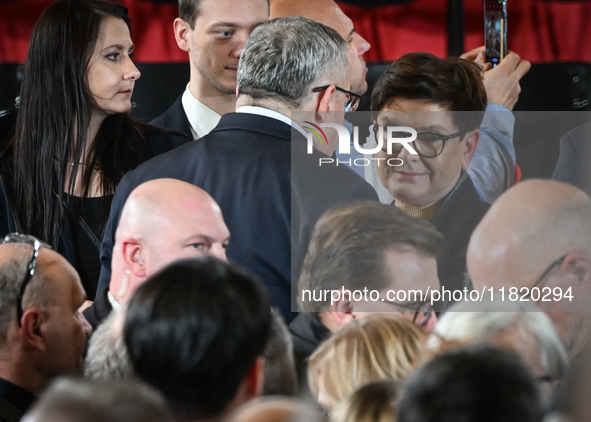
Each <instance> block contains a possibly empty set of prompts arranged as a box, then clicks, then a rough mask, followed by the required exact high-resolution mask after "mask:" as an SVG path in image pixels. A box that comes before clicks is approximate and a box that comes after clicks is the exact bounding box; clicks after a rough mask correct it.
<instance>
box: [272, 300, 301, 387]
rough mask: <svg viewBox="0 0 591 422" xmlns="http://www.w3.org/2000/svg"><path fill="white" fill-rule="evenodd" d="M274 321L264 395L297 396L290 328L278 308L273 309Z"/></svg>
mask: <svg viewBox="0 0 591 422" xmlns="http://www.w3.org/2000/svg"><path fill="white" fill-rule="evenodd" d="M271 311H272V321H271V330H270V331H269V338H268V339H267V344H266V345H265V351H264V356H265V380H264V385H263V395H266V396H271V395H281V396H295V395H296V394H297V389H298V380H297V373H296V368H295V361H294V356H293V341H292V339H291V335H290V333H289V328H287V325H286V324H285V321H283V317H282V316H281V313H280V312H279V310H278V309H277V308H273V309H271Z"/></svg>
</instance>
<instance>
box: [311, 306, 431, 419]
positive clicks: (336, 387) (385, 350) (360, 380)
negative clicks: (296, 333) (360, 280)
mask: <svg viewBox="0 0 591 422" xmlns="http://www.w3.org/2000/svg"><path fill="white" fill-rule="evenodd" d="M426 339H427V334H426V333H425V332H424V331H423V330H422V329H421V328H420V327H418V326H416V325H415V324H413V323H412V322H410V321H407V320H406V319H404V318H402V317H400V316H397V315H384V314H381V315H371V316H369V317H367V318H364V319H361V320H357V321H353V322H351V323H349V324H347V325H345V326H343V327H341V328H340V329H339V330H337V331H336V332H335V333H333V335H332V336H331V337H330V338H329V339H328V340H327V341H326V342H324V343H323V344H322V345H320V347H319V348H318V349H317V350H316V351H315V352H314V353H313V354H312V356H310V359H309V363H308V379H309V382H310V389H311V390H312V392H313V393H314V395H315V396H316V397H318V393H319V385H320V384H322V385H323V387H324V388H323V390H324V392H325V394H326V400H327V404H328V405H329V406H330V407H334V406H335V405H336V404H337V403H339V402H340V401H342V400H343V399H345V397H347V396H348V395H349V394H351V393H352V392H353V391H355V390H356V389H358V388H359V387H361V386H363V385H365V384H367V383H369V382H372V381H378V380H383V379H392V380H395V381H400V380H402V379H403V378H404V377H405V376H406V375H408V374H409V373H410V372H411V371H412V370H413V369H414V367H415V365H417V364H418V363H419V360H420V358H421V353H422V351H423V348H424V345H425V341H426Z"/></svg>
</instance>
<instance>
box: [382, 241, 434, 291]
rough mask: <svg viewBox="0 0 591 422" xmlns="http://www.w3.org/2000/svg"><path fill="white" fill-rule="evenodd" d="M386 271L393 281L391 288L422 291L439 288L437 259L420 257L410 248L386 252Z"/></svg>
mask: <svg viewBox="0 0 591 422" xmlns="http://www.w3.org/2000/svg"><path fill="white" fill-rule="evenodd" d="M385 270H386V272H387V274H389V275H390V279H391V280H392V281H391V286H390V287H391V288H393V287H395V288H396V289H420V290H421V289H426V288H427V287H428V286H430V287H431V289H433V288H436V289H437V288H439V279H438V278H437V261H436V260H435V258H434V257H425V256H423V255H420V254H419V253H418V252H417V251H416V250H414V249H412V248H410V247H409V248H405V249H403V250H396V249H391V250H389V251H386V252H385Z"/></svg>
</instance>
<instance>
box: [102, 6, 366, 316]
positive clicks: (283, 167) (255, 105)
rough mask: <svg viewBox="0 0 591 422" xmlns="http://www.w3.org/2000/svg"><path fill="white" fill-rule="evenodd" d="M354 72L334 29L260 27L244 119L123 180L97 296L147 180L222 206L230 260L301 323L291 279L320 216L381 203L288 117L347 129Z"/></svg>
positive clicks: (244, 77)
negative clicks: (123, 221) (123, 218)
mask: <svg viewBox="0 0 591 422" xmlns="http://www.w3.org/2000/svg"><path fill="white" fill-rule="evenodd" d="M347 69H348V66H347V47H346V43H345V42H344V40H343V39H342V38H341V37H340V36H339V35H338V33H337V32H336V31H334V30H333V29H330V28H328V27H326V26H324V25H322V24H319V23H317V22H313V21H310V20H307V19H304V18H284V19H279V20H275V21H272V22H266V23H264V24H262V25H260V26H259V27H257V28H256V29H255V30H254V31H253V33H252V34H251V36H250V38H249V40H248V41H247V43H246V45H245V47H244V51H243V52H242V57H241V60H240V68H239V70H238V91H239V95H238V100H237V107H238V109H237V112H236V113H228V114H226V115H224V116H223V117H222V119H221V121H220V124H219V125H218V126H217V127H216V128H215V129H214V130H213V131H212V132H211V133H210V134H209V135H207V136H205V137H204V138H202V139H201V140H199V142H193V143H190V144H187V145H186V146H185V147H181V148H177V149H176V150H175V151H173V153H172V154H164V155H162V156H161V157H159V158H158V159H156V160H151V161H150V162H147V163H146V165H142V166H140V167H138V168H137V169H136V170H134V171H132V172H130V173H128V174H127V175H126V176H125V177H124V178H123V180H122V182H121V184H120V185H119V188H118V190H117V194H116V195H115V198H114V199H113V206H112V208H111V216H110V219H109V223H108V225H107V228H106V232H105V236H104V240H103V244H102V246H101V262H102V265H103V268H102V271H101V282H100V283H99V289H100V288H101V286H105V285H106V283H105V282H108V280H109V279H110V276H109V273H110V268H111V254H112V248H113V243H114V233H115V230H116V229H117V225H118V222H119V217H120V214H121V208H122V206H123V203H124V202H125V199H126V198H127V196H128V195H129V193H130V192H131V191H132V190H133V188H134V187H136V186H138V185H139V184H141V183H143V182H145V181H147V180H151V179H157V178H164V177H167V178H175V179H180V180H184V181H187V182H190V183H193V184H195V185H197V186H199V187H201V188H203V189H204V190H205V191H206V192H208V193H209V194H210V195H211V196H212V197H213V199H214V200H215V201H216V202H217V203H218V204H219V205H220V208H221V209H222V213H223V215H224V219H225V221H226V224H227V226H228V228H229V230H230V233H232V241H231V243H230V244H229V246H228V249H227V255H228V259H229V260H230V261H231V262H233V263H235V264H238V265H241V266H243V267H244V268H246V269H248V270H249V271H251V272H252V273H254V274H255V275H257V276H258V277H260V278H261V279H262V281H263V282H264V283H265V284H266V286H267V288H268V289H269V291H270V293H271V297H272V298H273V301H274V304H275V306H277V307H279V309H280V310H281V312H282V314H283V315H284V316H285V317H286V318H287V319H288V320H289V319H291V318H293V316H294V315H293V314H290V310H291V300H290V296H291V280H292V277H293V275H296V276H297V274H298V272H299V265H300V263H301V261H302V259H303V255H304V253H305V250H306V247H307V244H308V241H309V238H310V235H311V232H312V229H313V227H314V224H315V223H316V221H317V220H318V218H320V216H321V215H322V214H323V213H324V211H326V210H327V209H329V208H331V207H332V206H334V205H336V204H339V203H344V202H351V201H356V200H377V196H376V194H375V191H374V190H373V188H372V187H371V186H370V185H369V184H367V183H366V182H365V181H364V180H363V179H361V178H360V177H359V176H357V175H356V174H355V173H354V172H353V171H351V170H350V169H349V168H346V167H344V166H337V165H335V164H332V165H324V164H323V165H322V166H319V159H320V158H325V159H328V155H331V154H332V152H331V151H330V148H332V151H334V139H332V138H330V140H328V139H327V141H328V144H325V145H323V147H326V146H327V145H328V146H329V150H327V151H326V152H327V154H324V153H322V152H320V151H319V150H316V149H315V150H313V151H312V154H308V153H307V142H306V139H307V138H306V132H304V130H303V129H302V127H301V126H300V125H299V124H298V122H296V121H294V120H292V119H290V117H289V116H292V117H293V116H296V113H294V112H297V111H301V110H313V112H311V113H309V119H312V120H313V123H315V124H322V123H339V122H338V116H339V115H340V119H341V120H340V123H342V118H343V115H342V110H343V109H344V108H345V106H346V105H348V104H349V103H350V101H352V100H354V99H353V98H352V97H351V94H348V93H347V92H345V91H346V90H347V88H349V77H348V71H347ZM333 111H337V113H331V112H333ZM335 116H336V118H335ZM333 132H334V133H333ZM326 133H327V134H328V135H329V136H333V135H334V134H335V133H336V131H334V130H330V131H329V130H327V131H326ZM290 246H291V251H290ZM292 251H293V254H292ZM292 270H293V271H292ZM294 279H297V277H296V278H294Z"/></svg>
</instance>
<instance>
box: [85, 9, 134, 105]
mask: <svg viewBox="0 0 591 422" xmlns="http://www.w3.org/2000/svg"><path fill="white" fill-rule="evenodd" d="M132 57H133V43H132V42H131V36H130V34H129V28H128V27H127V25H126V23H125V22H124V21H123V20H122V19H117V18H114V17H108V18H106V19H105V20H103V22H102V24H101V28H100V31H99V36H98V39H97V41H96V46H95V48H94V52H93V53H92V57H91V58H90V62H89V63H88V71H87V72H88V73H87V81H88V89H89V90H90V92H91V94H92V113H93V117H97V116H98V117H106V116H107V115H110V114H118V113H126V112H128V111H129V110H130V109H131V94H132V93H133V87H134V84H135V81H136V80H137V79H139V77H140V72H139V70H137V67H135V65H134V64H133V61H132V60H131V58H132Z"/></svg>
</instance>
